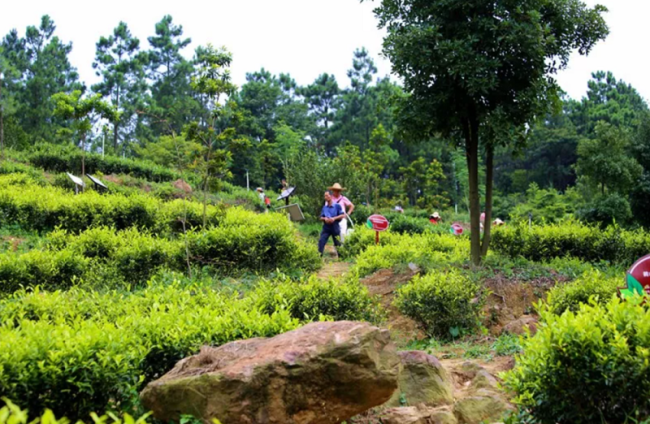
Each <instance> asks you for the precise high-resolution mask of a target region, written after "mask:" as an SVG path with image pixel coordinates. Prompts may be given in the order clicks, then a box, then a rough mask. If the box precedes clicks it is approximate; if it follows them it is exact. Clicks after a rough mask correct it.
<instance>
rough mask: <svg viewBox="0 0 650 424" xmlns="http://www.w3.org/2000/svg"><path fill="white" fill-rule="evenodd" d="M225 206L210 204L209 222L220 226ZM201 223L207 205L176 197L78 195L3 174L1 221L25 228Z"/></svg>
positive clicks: (159, 228) (168, 227) (155, 227)
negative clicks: (168, 198) (163, 199)
mask: <svg viewBox="0 0 650 424" xmlns="http://www.w3.org/2000/svg"><path fill="white" fill-rule="evenodd" d="M222 215H223V208H222V207H217V206H208V208H207V217H208V223H210V224H212V225H213V224H216V223H218V221H219V218H220V217H221V216H222ZM183 220H184V221H185V227H186V229H190V228H196V227H199V226H201V225H202V224H203V205H201V204H200V203H196V202H185V201H182V200H175V201H172V202H163V201H161V200H159V199H155V198H153V197H151V196H147V195H131V196H125V195H121V194H107V195H100V194H98V193H97V192H95V191H91V190H89V191H87V192H85V193H81V194H79V195H74V194H72V193H70V192H68V191H66V190H64V189H61V188H57V187H45V186H40V185H36V184H34V183H33V181H31V180H30V179H29V178H28V177H26V176H24V175H22V176H20V175H16V174H14V175H8V176H0V221H1V222H3V224H17V225H19V226H21V227H22V228H24V229H31V230H37V231H47V230H52V229H54V228H57V227H59V228H63V229H66V230H69V231H72V232H80V231H83V230H85V229H87V228H90V227H92V226H100V225H105V226H111V227H114V228H116V229H118V230H120V229H124V228H130V227H135V228H140V229H146V230H149V231H152V232H154V233H158V234H162V233H169V232H170V231H174V232H179V231H182V229H183V228H182V227H183V225H182V221H183Z"/></svg>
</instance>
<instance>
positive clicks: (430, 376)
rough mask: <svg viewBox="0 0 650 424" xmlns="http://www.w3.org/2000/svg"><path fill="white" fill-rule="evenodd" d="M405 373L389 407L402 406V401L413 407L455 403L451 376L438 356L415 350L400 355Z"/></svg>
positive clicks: (403, 372)
mask: <svg viewBox="0 0 650 424" xmlns="http://www.w3.org/2000/svg"><path fill="white" fill-rule="evenodd" d="M399 358H400V363H401V370H400V376H399V387H398V390H397V391H395V393H394V394H393V397H392V398H391V399H390V400H389V401H388V403H387V404H386V405H387V406H398V405H400V403H401V401H402V400H405V401H406V403H407V404H409V405H418V404H425V405H430V406H440V405H449V404H452V403H453V402H454V388H453V382H452V380H451V376H450V375H449V373H447V371H446V370H445V368H444V367H443V366H442V364H440V361H438V359H437V358H436V357H435V356H432V355H429V354H427V353H426V352H422V351H417V350H412V351H404V352H399Z"/></svg>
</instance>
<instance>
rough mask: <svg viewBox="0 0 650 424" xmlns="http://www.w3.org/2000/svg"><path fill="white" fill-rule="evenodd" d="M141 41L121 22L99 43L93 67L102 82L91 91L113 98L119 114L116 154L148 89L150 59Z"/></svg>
mask: <svg viewBox="0 0 650 424" xmlns="http://www.w3.org/2000/svg"><path fill="white" fill-rule="evenodd" d="M139 50H140V40H138V39H137V38H136V37H134V36H133V35H132V34H131V31H130V30H129V28H128V26H127V25H126V24H125V23H124V22H120V23H119V24H118V26H117V27H116V28H115V29H114V30H113V34H112V35H110V36H108V37H101V38H100V39H99V41H98V42H97V52H96V54H95V61H94V62H93V68H94V69H95V73H96V74H97V76H100V77H102V81H101V82H100V83H97V84H95V85H93V86H92V90H93V91H95V92H96V93H99V94H101V95H102V96H104V97H107V98H110V99H111V103H112V104H113V106H115V109H116V110H118V111H119V112H120V119H119V121H116V122H113V151H114V152H115V153H117V150H118V145H119V143H120V140H123V141H126V139H128V137H129V134H132V133H133V129H132V128H130V126H131V123H132V121H133V119H134V117H135V115H136V111H137V109H144V95H145V93H146V91H147V89H148V87H147V82H146V80H145V75H144V65H146V61H147V57H146V55H145V54H143V53H141V52H140V51H139Z"/></svg>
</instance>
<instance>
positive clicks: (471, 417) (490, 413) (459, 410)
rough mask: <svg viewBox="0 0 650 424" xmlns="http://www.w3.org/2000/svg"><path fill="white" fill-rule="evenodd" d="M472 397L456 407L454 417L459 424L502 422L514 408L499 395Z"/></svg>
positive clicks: (460, 402) (462, 400)
mask: <svg viewBox="0 0 650 424" xmlns="http://www.w3.org/2000/svg"><path fill="white" fill-rule="evenodd" d="M481 394H484V395H483V396H471V397H466V398H464V399H461V400H459V401H458V402H456V404H455V405H454V415H456V418H457V419H458V423H459V424H482V423H486V422H488V423H490V422H495V421H500V420H501V419H502V418H503V415H504V414H505V413H506V411H509V410H512V406H510V404H508V403H507V402H506V401H505V400H503V399H502V398H501V397H500V396H499V395H497V394H487V393H485V392H482V393H481Z"/></svg>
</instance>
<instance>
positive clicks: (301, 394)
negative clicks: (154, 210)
mask: <svg viewBox="0 0 650 424" xmlns="http://www.w3.org/2000/svg"><path fill="white" fill-rule="evenodd" d="M398 372H399V358H398V356H397V354H396V352H395V346H394V345H393V344H392V343H391V342H390V337H389V333H388V331H387V330H381V329H379V328H377V327H373V326H371V325H370V324H368V323H361V322H351V321H339V322H317V323H312V324H308V325H305V326H304V327H301V328H299V329H297V330H294V331H290V332H288V333H284V334H281V335H279V336H276V337H273V338H269V339H263V338H257V339H249V340H242V341H237V342H232V343H228V344H226V345H223V346H221V347H218V348H212V347H204V348H203V349H201V353H199V354H198V355H195V356H191V357H189V358H185V359H183V360H181V361H180V362H178V363H177V364H176V366H175V367H174V369H173V370H171V371H170V372H168V373H167V374H165V375H164V376H163V377H162V378H160V379H158V380H156V381H153V382H151V383H149V384H148V385H147V387H146V388H145V389H144V390H143V391H142V393H141V395H140V397H141V399H142V403H143V405H144V406H145V407H146V408H147V409H149V410H151V411H153V414H154V417H156V418H157V419H159V420H161V421H164V422H169V421H178V419H179V418H180V416H181V415H183V414H188V415H193V416H194V417H196V418H198V419H200V420H202V421H203V422H211V421H212V419H213V418H217V419H219V420H221V422H223V423H251V424H252V423H269V424H270V423H278V424H279V423H288V424H307V423H309V424H335V423H340V422H341V421H345V420H347V419H349V418H350V417H352V416H354V415H356V414H359V413H361V412H364V411H366V410H368V409H370V408H372V407H374V406H378V405H381V404H383V403H384V402H386V401H387V400H388V399H390V397H391V396H392V394H393V392H394V391H395V389H396V388H397V379H398Z"/></svg>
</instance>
